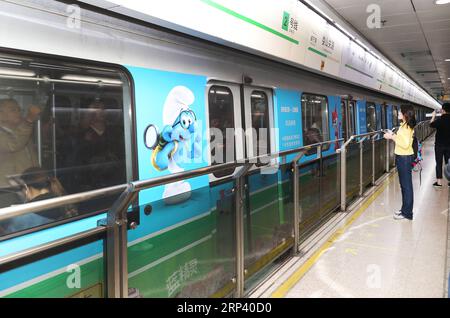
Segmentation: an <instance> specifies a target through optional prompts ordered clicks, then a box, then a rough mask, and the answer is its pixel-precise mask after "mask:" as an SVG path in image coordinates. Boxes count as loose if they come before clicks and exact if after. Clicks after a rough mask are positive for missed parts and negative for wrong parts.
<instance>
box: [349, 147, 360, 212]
mask: <svg viewBox="0 0 450 318" xmlns="http://www.w3.org/2000/svg"><path fill="white" fill-rule="evenodd" d="M346 164H347V167H346V169H347V187H346V188H347V202H348V203H350V202H351V201H352V200H353V199H354V198H355V197H357V196H358V193H359V144H358V143H350V144H349V145H348V147H347V160H346Z"/></svg>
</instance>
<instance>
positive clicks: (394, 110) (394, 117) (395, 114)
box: [392, 106, 398, 127]
mask: <svg viewBox="0 0 450 318" xmlns="http://www.w3.org/2000/svg"><path fill="white" fill-rule="evenodd" d="M392 125H394V127H398V109H397V106H392Z"/></svg>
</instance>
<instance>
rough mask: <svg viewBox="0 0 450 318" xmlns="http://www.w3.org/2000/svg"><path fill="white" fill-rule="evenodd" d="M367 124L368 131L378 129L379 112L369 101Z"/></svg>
mask: <svg viewBox="0 0 450 318" xmlns="http://www.w3.org/2000/svg"><path fill="white" fill-rule="evenodd" d="M366 124H367V132H368V133H370V132H374V131H376V130H377V113H376V108H375V104H373V103H367V105H366Z"/></svg>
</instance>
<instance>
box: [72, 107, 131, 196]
mask: <svg viewBox="0 0 450 318" xmlns="http://www.w3.org/2000/svg"><path fill="white" fill-rule="evenodd" d="M89 110H90V112H89V113H88V115H87V116H86V117H85V118H84V121H83V123H82V130H81V133H80V136H79V138H78V146H77V153H78V154H77V155H78V161H77V163H78V165H80V166H81V167H82V168H83V171H82V172H81V173H82V177H81V187H82V189H80V190H82V191H88V190H92V189H98V188H103V187H108V186H112V185H116V184H120V183H124V182H126V180H125V179H126V178H125V176H124V175H123V171H124V170H125V169H124V168H123V166H124V164H125V163H124V158H125V155H124V144H123V136H121V135H120V133H121V131H117V129H114V128H113V127H111V126H109V125H108V123H107V120H106V111H105V105H104V104H103V103H102V102H101V101H98V100H96V101H94V102H93V103H91V104H90V106H89Z"/></svg>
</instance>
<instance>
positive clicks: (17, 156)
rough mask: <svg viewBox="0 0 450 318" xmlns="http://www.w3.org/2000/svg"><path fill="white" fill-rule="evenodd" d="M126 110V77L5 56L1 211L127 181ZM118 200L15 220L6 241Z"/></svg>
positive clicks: (1, 71)
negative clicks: (35, 228) (14, 234)
mask: <svg viewBox="0 0 450 318" xmlns="http://www.w3.org/2000/svg"><path fill="white" fill-rule="evenodd" d="M124 105H126V107H130V105H131V102H130V96H129V84H128V80H127V78H126V76H125V75H124V74H122V72H119V71H114V70H108V69H103V68H95V67H87V66H84V65H77V64H72V63H71V64H65V63H61V62H55V61H52V60H47V59H40V58H34V57H28V56H27V57H24V58H19V57H17V56H2V55H0V162H1V168H0V208H2V207H8V206H11V205H17V204H22V203H27V202H35V201H39V200H44V199H49V198H52V197H56V196H62V195H65V194H75V193H80V192H85V191H90V190H95V189H99V188H104V187H109V186H113V185H117V184H122V183H126V182H127V179H130V178H131V175H130V174H131V173H130V171H128V170H127V165H126V158H125V157H126V156H125V152H126V151H125V143H124V139H125V137H124V126H125V122H126V121H127V120H128V122H127V124H129V121H130V120H129V119H125V118H124V109H123V108H124ZM127 113H128V111H127ZM114 199H115V198H106V199H105V200H102V201H101V202H97V201H96V202H89V203H85V204H80V205H78V206H68V207H64V208H60V209H55V210H51V211H43V212H38V213H34V214H31V215H26V216H23V217H18V218H14V219H12V220H9V221H5V222H2V223H0V236H2V234H10V233H12V232H18V231H22V230H29V229H30V228H33V227H39V226H42V225H47V224H50V223H53V222H55V221H61V220H64V219H66V218H70V217H74V216H78V215H81V214H83V215H84V214H91V213H98V212H100V211H104V210H105V209H107V208H109V207H110V206H111V204H112V202H113V200H114Z"/></svg>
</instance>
